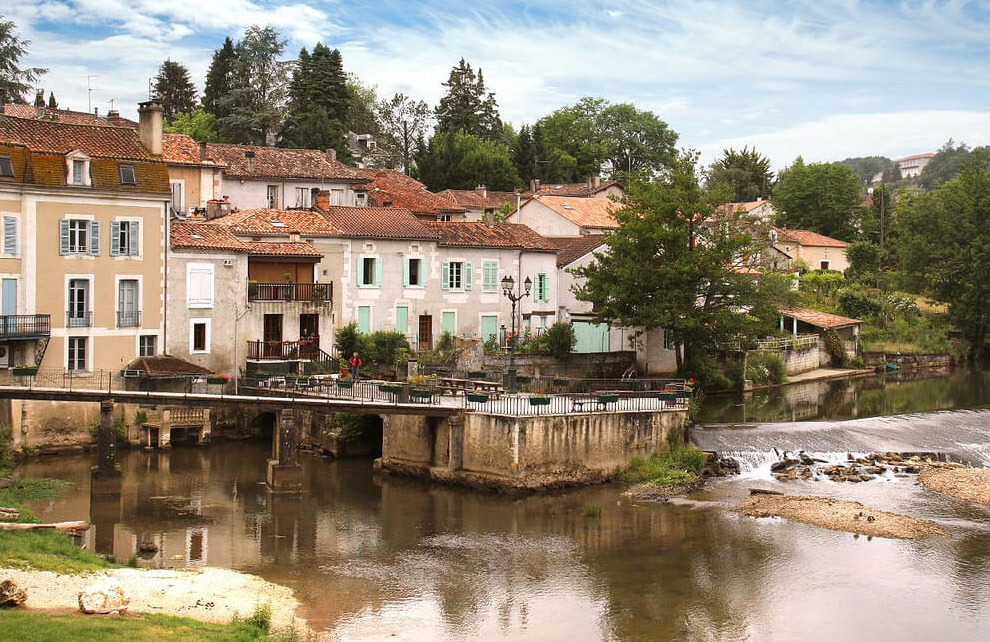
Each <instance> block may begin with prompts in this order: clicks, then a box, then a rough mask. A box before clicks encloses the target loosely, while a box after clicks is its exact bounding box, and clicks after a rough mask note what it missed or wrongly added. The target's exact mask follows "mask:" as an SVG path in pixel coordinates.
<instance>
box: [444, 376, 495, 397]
mask: <svg viewBox="0 0 990 642" xmlns="http://www.w3.org/2000/svg"><path fill="white" fill-rule="evenodd" d="M437 388H439V389H440V390H441V391H443V392H449V393H451V394H457V393H461V392H486V393H489V394H501V392H502V384H501V383H499V382H496V381H482V380H478V379H456V378H454V377H440V378H438V379H437Z"/></svg>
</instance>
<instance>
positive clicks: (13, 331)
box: [0, 314, 52, 340]
mask: <svg viewBox="0 0 990 642" xmlns="http://www.w3.org/2000/svg"><path fill="white" fill-rule="evenodd" d="M51 334H52V315H50V314H5V315H3V316H0V340H9V339H41V338H44V337H50V336H51Z"/></svg>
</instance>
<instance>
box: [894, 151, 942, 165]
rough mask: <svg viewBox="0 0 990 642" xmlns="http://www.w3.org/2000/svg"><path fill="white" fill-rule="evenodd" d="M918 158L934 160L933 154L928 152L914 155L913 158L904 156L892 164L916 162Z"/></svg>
mask: <svg viewBox="0 0 990 642" xmlns="http://www.w3.org/2000/svg"><path fill="white" fill-rule="evenodd" d="M919 158H935V154H932V153H931V152H928V153H927V154H914V155H913V156H905V157H904V158H898V159H897V160H895V161H894V164H897V163H903V162H904V161H909V160H918V159H919Z"/></svg>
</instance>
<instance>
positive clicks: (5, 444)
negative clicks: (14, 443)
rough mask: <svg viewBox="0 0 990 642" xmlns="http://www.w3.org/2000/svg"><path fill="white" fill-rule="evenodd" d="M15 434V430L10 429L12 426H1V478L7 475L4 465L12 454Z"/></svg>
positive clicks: (4, 424)
mask: <svg viewBox="0 0 990 642" xmlns="http://www.w3.org/2000/svg"><path fill="white" fill-rule="evenodd" d="M13 432H14V431H13V428H11V427H10V424H8V423H2V424H0V477H3V476H4V475H5V474H6V471H5V470H4V468H3V464H4V463H5V462H6V461H7V460H8V458H9V457H10V456H11V454H12V449H11V437H12V435H13Z"/></svg>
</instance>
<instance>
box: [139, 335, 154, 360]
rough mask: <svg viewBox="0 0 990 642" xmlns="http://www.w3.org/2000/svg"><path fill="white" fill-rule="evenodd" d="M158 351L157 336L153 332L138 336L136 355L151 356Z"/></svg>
mask: <svg viewBox="0 0 990 642" xmlns="http://www.w3.org/2000/svg"><path fill="white" fill-rule="evenodd" d="M157 353H158V337H156V336H155V335H153V334H142V335H141V336H140V337H139V338H138V356H139V357H153V356H155V355H156V354H157Z"/></svg>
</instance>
